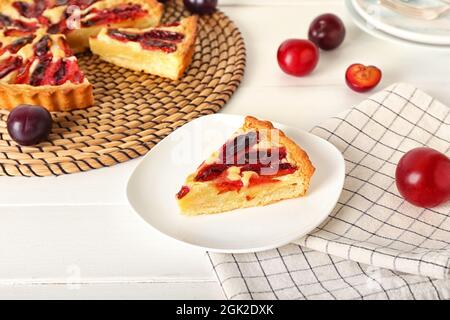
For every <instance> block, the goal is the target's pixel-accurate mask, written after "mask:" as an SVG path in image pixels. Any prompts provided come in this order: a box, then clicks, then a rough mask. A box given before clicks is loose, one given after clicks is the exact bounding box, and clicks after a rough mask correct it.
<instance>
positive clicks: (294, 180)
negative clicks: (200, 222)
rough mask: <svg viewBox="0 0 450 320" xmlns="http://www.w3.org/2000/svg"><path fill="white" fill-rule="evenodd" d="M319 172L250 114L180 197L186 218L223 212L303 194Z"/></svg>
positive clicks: (269, 125)
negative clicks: (312, 178)
mask: <svg viewBox="0 0 450 320" xmlns="http://www.w3.org/2000/svg"><path fill="white" fill-rule="evenodd" d="M314 171H315V168H314V166H313V165H312V163H311V161H310V160H309V157H308V155H307V153H306V152H305V151H304V150H303V149H302V148H301V147H300V146H298V145H297V144H296V143H295V142H294V141H293V140H291V139H290V138H288V137H287V136H286V135H285V134H284V132H283V131H281V130H279V129H276V128H274V126H273V125H272V123H271V122H269V121H262V120H258V119H256V118H254V117H251V116H247V117H246V118H245V123H244V125H243V126H242V127H241V128H240V129H238V130H237V131H236V132H235V133H234V135H233V136H232V137H230V139H229V140H228V141H227V142H226V143H225V144H223V146H222V147H221V148H220V149H219V150H218V151H216V152H214V153H213V154H212V155H211V156H210V157H209V158H208V159H207V160H205V161H204V162H203V163H202V164H201V165H200V166H199V167H198V168H197V170H196V171H195V172H194V173H192V174H191V175H189V176H188V177H187V179H186V181H185V183H184V185H183V186H182V187H181V189H180V191H179V192H178V193H177V195H176V198H177V202H178V205H179V207H180V209H181V212H182V213H183V214H185V215H199V214H209V213H219V212H224V211H229V210H233V209H237V208H245V207H253V206H262V205H267V204H270V203H273V202H277V201H280V200H283V199H289V198H296V197H300V196H304V195H305V194H306V192H307V190H308V188H309V184H310V180H311V177H312V176H313V174H314Z"/></svg>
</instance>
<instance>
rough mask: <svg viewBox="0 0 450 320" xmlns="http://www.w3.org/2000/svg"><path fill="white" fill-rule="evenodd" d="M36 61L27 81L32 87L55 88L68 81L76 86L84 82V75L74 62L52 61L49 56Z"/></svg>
mask: <svg viewBox="0 0 450 320" xmlns="http://www.w3.org/2000/svg"><path fill="white" fill-rule="evenodd" d="M38 61H39V62H38V63H37V66H36V68H35V69H34V71H33V73H32V74H31V76H30V80H29V84H30V85H32V86H43V85H50V86H55V85H61V84H64V83H66V82H68V81H70V82H72V83H74V84H78V83H82V82H83V80H84V75H83V73H82V72H81V70H80V69H79V67H78V64H77V63H76V61H73V60H70V59H64V58H63V59H59V60H56V61H52V57H51V55H46V56H44V57H42V58H40V59H39V60H38Z"/></svg>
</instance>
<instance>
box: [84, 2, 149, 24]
mask: <svg viewBox="0 0 450 320" xmlns="http://www.w3.org/2000/svg"><path fill="white" fill-rule="evenodd" d="M91 14H94V16H93V17H90V18H88V19H86V20H82V21H81V26H82V27H92V26H95V25H99V24H108V23H117V22H120V21H122V20H129V19H136V18H139V17H143V16H145V15H146V14H147V11H146V10H144V9H142V7H141V6H140V5H139V4H131V3H128V4H123V5H119V6H117V7H115V8H112V9H103V10H99V9H97V8H93V9H91V10H89V11H88V12H87V13H86V14H85V15H84V17H87V16H90V15H91Z"/></svg>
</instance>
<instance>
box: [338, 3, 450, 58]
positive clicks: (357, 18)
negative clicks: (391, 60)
mask: <svg viewBox="0 0 450 320" xmlns="http://www.w3.org/2000/svg"><path fill="white" fill-rule="evenodd" d="M352 1H353V0H346V5H347V11H348V13H349V14H350V16H351V18H352V20H353V22H354V23H355V24H356V25H357V26H358V27H359V28H360V29H362V30H363V31H365V32H367V33H368V34H370V35H372V36H374V37H377V38H379V39H382V40H387V41H391V42H394V43H399V44H406V45H410V46H414V47H420V48H426V49H432V50H440V51H450V46H447V45H433V44H428V43H424V42H417V41H411V40H406V39H403V38H399V37H396V36H393V35H391V34H389V33H386V32H384V31H382V30H380V29H377V28H376V27H375V26H373V25H371V24H370V23H369V22H368V21H366V20H365V19H364V18H363V17H361V15H360V14H359V13H358V12H357V11H356V9H355V8H354V7H353V2H352Z"/></svg>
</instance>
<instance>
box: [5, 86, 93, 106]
mask: <svg viewBox="0 0 450 320" xmlns="http://www.w3.org/2000/svg"><path fill="white" fill-rule="evenodd" d="M92 90H93V89H92V84H90V83H89V82H88V81H87V80H86V81H84V82H83V83H80V84H73V83H71V82H66V83H64V84H62V85H59V86H48V85H46V86H30V85H27V84H8V83H2V82H0V106H1V107H2V108H4V109H8V110H11V109H13V108H15V107H16V106H17V105H19V104H23V103H25V104H33V105H40V106H42V107H44V108H46V109H47V110H49V111H70V110H73V109H84V108H87V107H90V106H92V105H93V104H94V95H93V92H92Z"/></svg>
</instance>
